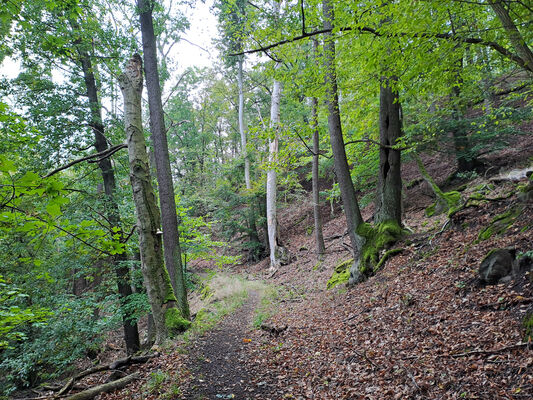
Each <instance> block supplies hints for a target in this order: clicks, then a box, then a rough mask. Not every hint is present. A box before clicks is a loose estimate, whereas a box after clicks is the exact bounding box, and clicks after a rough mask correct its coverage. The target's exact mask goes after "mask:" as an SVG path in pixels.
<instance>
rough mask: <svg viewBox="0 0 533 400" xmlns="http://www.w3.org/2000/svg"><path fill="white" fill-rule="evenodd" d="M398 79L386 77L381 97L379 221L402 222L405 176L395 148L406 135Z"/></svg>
mask: <svg viewBox="0 0 533 400" xmlns="http://www.w3.org/2000/svg"><path fill="white" fill-rule="evenodd" d="M394 80H395V79H394V78H391V79H386V78H383V79H382V81H381V86H380V96H379V143H380V145H381V146H380V148H379V175H378V192H377V201H376V203H377V206H378V207H377V212H376V219H375V221H376V223H381V222H386V221H393V222H395V223H397V224H398V225H401V222H402V177H401V153H400V150H396V149H391V148H390V146H394V145H396V144H397V141H398V139H400V137H401V135H402V123H401V118H400V102H399V101H398V93H397V92H396V91H394V89H393V88H392V87H391V81H394Z"/></svg>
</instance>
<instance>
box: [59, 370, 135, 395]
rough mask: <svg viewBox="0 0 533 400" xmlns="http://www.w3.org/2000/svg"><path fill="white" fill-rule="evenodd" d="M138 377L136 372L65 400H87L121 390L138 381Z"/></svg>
mask: <svg viewBox="0 0 533 400" xmlns="http://www.w3.org/2000/svg"><path fill="white" fill-rule="evenodd" d="M139 377H140V375H139V373H138V372H135V373H133V374H131V375H128V376H126V377H124V378H122V379H118V380H116V381H114V382H109V383H104V384H103V385H98V386H95V387H93V388H91V389H87V390H85V391H83V392H80V393H76V394H74V395H72V396H69V397H67V398H66V400H89V399H93V398H94V397H95V396H96V395H98V394H100V393H107V392H111V391H113V390H117V389H122V388H123V387H124V386H126V385H128V384H129V383H131V382H133V381H134V380H137V379H139Z"/></svg>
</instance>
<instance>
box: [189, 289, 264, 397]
mask: <svg viewBox="0 0 533 400" xmlns="http://www.w3.org/2000/svg"><path fill="white" fill-rule="evenodd" d="M259 300H260V295H259V293H258V292H256V291H250V293H249V296H248V298H247V300H246V302H245V303H244V304H243V305H242V306H241V307H240V308H239V309H237V310H236V311H235V312H234V313H232V314H230V315H228V316H226V317H225V318H224V319H223V320H222V322H220V323H219V324H218V325H217V327H216V328H215V329H213V330H211V331H209V332H207V333H206V334H205V335H204V336H202V337H200V338H198V339H197V340H195V341H194V342H193V343H191V347H190V350H189V357H188V360H189V361H188V363H187V364H186V367H187V369H188V370H189V371H190V372H191V377H190V379H189V380H188V382H186V383H185V384H184V385H183V386H182V388H181V389H182V395H183V397H182V398H184V399H190V400H204V399H206V400H211V399H213V400H217V399H238V400H246V399H258V398H262V399H265V397H264V395H265V393H264V391H265V389H266V388H265V387H264V386H256V385H254V384H252V382H251V380H250V372H249V371H248V369H247V367H246V366H247V362H246V354H245V349H244V348H245V347H246V346H247V345H248V341H247V338H248V336H247V334H248V333H249V332H250V330H251V329H252V320H253V317H254V310H255V308H256V307H257V305H258V303H259Z"/></svg>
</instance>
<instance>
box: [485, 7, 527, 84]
mask: <svg viewBox="0 0 533 400" xmlns="http://www.w3.org/2000/svg"><path fill="white" fill-rule="evenodd" d="M489 3H490V6H491V7H492V9H493V11H494V13H495V14H496V16H497V17H498V19H499V20H500V22H501V23H502V25H503V29H505V32H506V33H507V36H508V37H509V40H510V42H511V44H512V45H513V47H514V48H515V50H516V52H517V53H518V55H519V56H520V58H521V59H522V61H523V62H524V66H525V69H526V70H527V71H529V73H530V74H532V73H533V51H531V49H530V48H529V47H528V45H527V43H526V41H525V40H524V38H523V36H522V34H521V33H520V31H519V30H518V28H517V27H516V24H515V23H514V21H513V19H512V18H511V16H510V15H509V11H508V10H507V9H506V8H505V7H504V5H503V3H504V2H503V1H501V0H490V1H489ZM526 26H527V25H526ZM526 29H528V28H526Z"/></svg>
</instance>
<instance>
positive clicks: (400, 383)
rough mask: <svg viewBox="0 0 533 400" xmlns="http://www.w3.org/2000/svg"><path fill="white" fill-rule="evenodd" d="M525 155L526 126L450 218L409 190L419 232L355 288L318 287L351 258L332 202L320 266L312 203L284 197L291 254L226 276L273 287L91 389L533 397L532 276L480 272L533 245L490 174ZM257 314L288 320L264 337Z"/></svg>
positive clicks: (423, 191) (411, 221) (435, 165)
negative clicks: (497, 230)
mask: <svg viewBox="0 0 533 400" xmlns="http://www.w3.org/2000/svg"><path fill="white" fill-rule="evenodd" d="M532 157H533V135H529V136H526V137H524V138H521V139H520V141H519V142H517V144H515V145H513V146H509V148H507V149H506V150H504V151H502V152H500V153H498V154H496V155H494V156H492V158H490V159H487V160H486V161H487V162H488V163H490V165H492V166H493V167H492V172H491V173H489V172H487V173H486V174H481V175H478V176H475V177H472V178H473V179H471V180H470V181H469V182H468V184H467V185H466V186H465V187H463V188H462V189H463V191H462V197H463V198H464V199H466V198H468V197H469V196H470V195H472V194H474V193H476V191H477V192H480V191H482V192H483V195H484V196H485V197H487V198H491V199H495V200H492V201H481V202H477V203H476V204H475V205H474V206H471V207H467V208H465V209H463V210H461V211H460V212H458V213H456V214H455V215H454V216H453V217H452V218H451V220H449V221H448V218H447V217H446V215H438V216H434V217H431V218H428V217H426V216H425V214H424V211H425V208H426V207H428V206H429V205H430V204H431V202H432V201H433V199H432V198H431V193H430V190H429V188H428V187H427V185H426V184H425V183H420V184H418V185H415V186H413V187H412V188H411V189H409V190H408V192H407V195H406V201H405V206H406V207H405V224H406V226H408V227H409V228H410V229H411V230H412V231H413V232H414V233H413V234H411V235H409V236H408V237H406V238H405V239H404V240H402V241H401V242H400V243H397V244H396V245H395V247H401V248H402V249H403V251H402V252H401V253H399V254H398V255H396V256H394V257H392V258H391V259H390V260H389V261H388V262H387V263H386V264H385V265H384V266H383V267H382V268H381V269H380V271H378V273H377V274H376V275H375V276H373V277H371V278H370V279H368V280H367V281H366V282H363V283H362V284H359V285H357V286H355V287H353V288H347V287H345V286H338V287H336V288H334V289H332V290H326V283H327V281H328V279H329V278H330V277H331V275H332V272H333V270H334V268H335V266H336V265H338V263H340V262H342V261H345V260H347V259H348V258H349V257H350V252H349V251H348V249H347V247H348V246H347V244H348V238H347V236H346V235H345V234H344V232H345V231H346V227H345V220H344V217H343V216H342V213H341V211H340V208H339V206H338V205H337V207H335V208H334V209H333V214H332V210H331V209H330V207H329V206H324V207H323V209H322V216H323V218H324V236H325V238H326V247H327V254H326V257H325V259H324V260H323V261H321V262H318V261H317V259H316V255H315V254H314V237H313V234H312V226H313V219H312V207H311V203H310V200H309V199H308V198H305V199H303V200H300V202H299V203H298V204H292V205H291V206H289V207H286V208H285V209H283V210H282V211H281V215H280V221H281V237H282V238H283V240H284V244H285V245H286V246H287V247H288V248H289V250H290V252H291V253H292V255H293V257H294V258H293V261H292V262H291V263H290V264H289V265H286V266H282V267H281V268H280V269H279V270H278V271H277V272H276V273H275V274H274V275H273V276H272V275H271V274H270V272H269V271H268V260H266V259H265V260H263V261H261V262H259V263H257V264H253V265H250V264H247V265H240V266H238V267H234V268H233V269H231V270H226V271H225V272H224V273H225V274H229V275H230V276H231V274H232V275H234V276H239V277H241V278H244V279H245V280H246V281H248V282H250V281H252V282H257V281H258V280H259V281H263V282H266V283H267V285H268V288H266V289H265V288H264V286H263V287H261V289H257V287H252V288H251V289H249V290H248V294H249V296H248V299H247V300H243V301H242V302H241V303H240V304H242V306H241V307H240V308H236V307H235V308H236V311H235V312H234V313H230V314H228V315H226V316H225V317H224V318H222V320H221V322H220V323H219V324H218V325H216V327H215V328H213V329H211V330H208V331H207V332H205V333H200V334H198V335H192V336H190V337H189V338H188V339H187V340H185V341H184V340H180V341H178V345H173V346H171V347H166V348H163V349H158V350H159V351H160V352H161V355H160V356H159V357H156V358H154V359H152V360H150V361H149V362H148V363H146V364H143V365H140V366H133V367H130V368H129V369H128V370H127V372H126V373H129V372H132V371H138V372H140V374H141V379H140V380H138V381H136V382H135V383H133V384H131V385H129V386H127V387H126V388H125V389H123V390H120V391H117V392H114V393H109V394H104V395H100V397H99V399H100V400H104V399H105V400H117V399H130V398H131V399H191V400H196V399H198V400H200V399H214V400H216V399H232V398H234V399H243V400H245V399H264V400H268V399H324V400H325V399H458V398H466V399H527V398H533V345H531V346H530V345H529V344H528V343H527V342H525V341H526V340H527V339H526V337H525V336H526V335H525V329H524V326H523V320H524V317H525V316H526V315H528V314H530V313H533V283H532V282H533V273H532V274H529V273H527V274H523V275H519V276H517V277H515V278H514V279H512V280H510V281H508V282H506V283H501V284H496V285H488V286H485V285H483V284H481V282H480V281H479V279H478V277H477V274H478V268H479V264H480V262H481V260H482V259H483V258H484V256H485V255H486V254H487V253H488V252H489V251H490V250H491V249H494V248H514V249H516V251H517V252H528V251H532V250H533V246H532V243H533V235H532V229H533V210H532V207H531V203H525V204H524V203H521V202H520V201H519V199H518V198H517V182H511V181H504V182H494V181H491V180H490V179H491V177H494V176H495V175H497V173H498V172H499V171H500V169H501V170H502V171H507V170H510V169H512V168H514V167H516V168H518V167H527V166H530V165H531V160H532V159H533V158H532ZM424 162H425V164H426V166H427V168H428V170H429V172H430V173H431V174H432V175H433V176H447V175H449V174H450V173H451V172H452V171H453V162H451V161H450V160H448V159H446V158H445V157H439V156H434V157H431V158H429V157H428V158H424ZM402 175H403V179H404V181H405V182H410V181H412V180H414V179H417V178H419V177H420V176H419V174H418V172H417V170H416V168H415V167H414V165H413V163H407V164H406V165H405V167H404V171H403V172H402ZM523 182H524V181H522V183H523ZM439 184H443V182H439ZM491 185H492V186H491ZM516 207H520V209H521V212H520V214H519V215H518V217H517V218H516V219H515V220H514V221H513V223H512V224H511V225H510V226H509V227H508V228H507V230H506V231H505V233H503V234H501V235H493V236H492V237H490V238H489V239H487V240H479V238H478V235H479V232H480V231H481V230H482V229H484V228H485V227H486V226H488V225H489V223H490V222H491V220H493V218H495V217H496V216H498V215H502V214H503V213H505V212H507V211H509V210H511V209H516ZM372 213H373V209H372V206H368V207H367V208H365V209H364V210H363V216H364V218H365V219H369V218H370V217H371V216H372ZM204 267H205V265H204ZM197 268H198V271H203V267H202V266H200V264H198V266H197ZM221 286H224V285H223V284H221ZM226 286H227V285H226ZM239 290H240V289H239ZM261 323H268V324H269V325H270V326H274V327H284V326H287V329H285V330H284V331H283V332H281V333H279V334H275V333H269V332H266V331H264V330H262V329H257V326H259V325H261ZM252 324H253V325H254V326H255V327H256V328H254V327H253V326H252ZM91 379H93V380H94V379H96V380H98V379H99V380H104V379H105V377H103V376H101V377H97V378H95V377H93V378H91ZM85 384H87V385H88V384H91V382H85Z"/></svg>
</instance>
